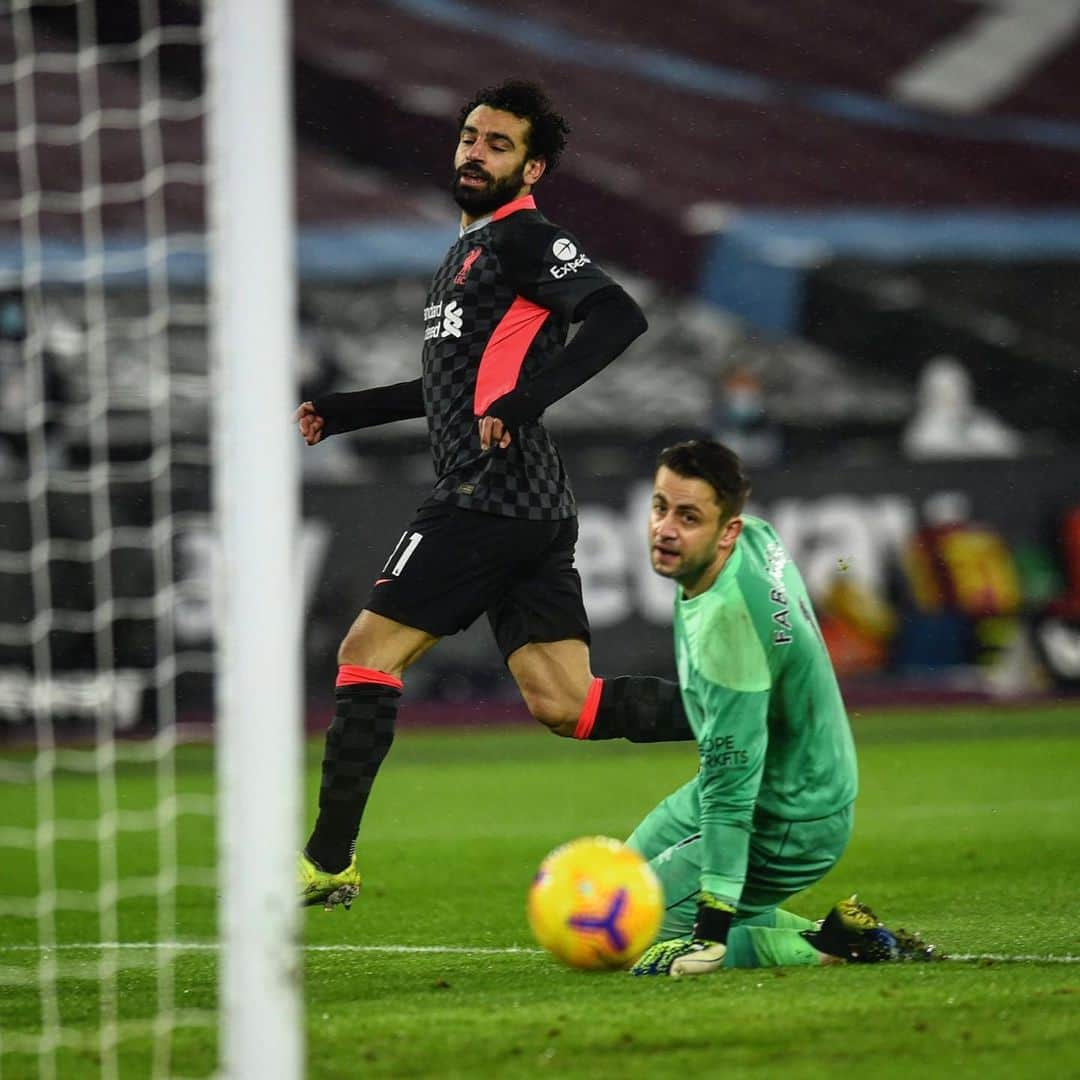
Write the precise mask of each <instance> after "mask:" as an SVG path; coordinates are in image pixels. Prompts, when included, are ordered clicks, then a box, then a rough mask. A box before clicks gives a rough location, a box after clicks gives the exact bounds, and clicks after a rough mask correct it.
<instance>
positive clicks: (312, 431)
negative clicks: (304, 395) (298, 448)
mask: <svg viewBox="0 0 1080 1080" xmlns="http://www.w3.org/2000/svg"><path fill="white" fill-rule="evenodd" d="M293 420H294V422H295V423H296V424H297V425H298V426H299V428H300V434H301V435H302V436H303V437H304V442H306V443H307V444H308V446H314V445H315V444H316V443H317V442H319V441H320V440H321V439H322V437H323V428H325V426H326V421H325V420H323V418H322V417H321V416H320V415H319V414H318V413H317V412H316V411H315V406H314V405H313V404H312V403H311V402H310V401H305V402H304V403H303V405H301V406H300V408H299V409H297V410H296V412H295V413H293Z"/></svg>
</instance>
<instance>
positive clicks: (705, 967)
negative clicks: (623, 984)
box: [630, 937, 727, 978]
mask: <svg viewBox="0 0 1080 1080" xmlns="http://www.w3.org/2000/svg"><path fill="white" fill-rule="evenodd" d="M726 955H727V946H726V945H723V944H721V943H720V942H719V941H703V940H702V939H701V938H691V937H683V938H673V939H672V940H671V941H658V942H657V943H656V944H655V945H653V946H652V947H651V948H649V949H646V950H645V952H644V953H643V954H642V955H641V958H640V959H639V960H638V962H637V963H636V964H634V966H633V967H632V968H631V969H630V974H631V975H671V976H672V977H674V978H679V977H681V976H683V975H708V974H710V973H712V972H714V971H719V970H720V968H722V967H723V966H724V957H725V956H726Z"/></svg>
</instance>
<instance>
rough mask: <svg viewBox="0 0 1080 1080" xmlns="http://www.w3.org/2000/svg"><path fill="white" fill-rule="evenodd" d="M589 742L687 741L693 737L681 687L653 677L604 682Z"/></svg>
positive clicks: (626, 676)
mask: <svg viewBox="0 0 1080 1080" xmlns="http://www.w3.org/2000/svg"><path fill="white" fill-rule="evenodd" d="M588 738H589V739H619V738H622V739H629V740H630V742H640V743H648V742H685V741H686V740H688V739H693V738H694V732H693V731H692V730H691V728H690V721H689V720H687V719H686V713H685V712H684V711H683V704H682V696H681V695H680V694H679V684H678V683H673V682H669V681H668V680H667V679H658V678H655V677H654V676H651V675H622V676H620V677H619V678H617V679H604V687H603V690H602V691H601V694H600V704H599V705H598V706H597V709H596V719H595V721H594V722H593V726H592V730H591V731H590V732H589V734H588Z"/></svg>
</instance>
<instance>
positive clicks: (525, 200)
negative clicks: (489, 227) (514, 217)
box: [491, 195, 536, 221]
mask: <svg viewBox="0 0 1080 1080" xmlns="http://www.w3.org/2000/svg"><path fill="white" fill-rule="evenodd" d="M535 209H536V200H535V199H534V198H533V197H532V196H531V195H522V196H521V198H520V199H513V200H512V201H511V202H508V203H503V204H502V206H500V207H499V209H498V210H496V211H495V213H494V214H492V215H491V220H492V221H502V219H503V218H504V217H509V216H510V215H511V214H516V213H517V212H518V211H519V210H535Z"/></svg>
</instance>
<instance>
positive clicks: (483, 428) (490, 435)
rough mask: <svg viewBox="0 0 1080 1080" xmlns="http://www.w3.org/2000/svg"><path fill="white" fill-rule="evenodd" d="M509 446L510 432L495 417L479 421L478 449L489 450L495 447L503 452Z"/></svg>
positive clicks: (482, 418)
mask: <svg viewBox="0 0 1080 1080" xmlns="http://www.w3.org/2000/svg"><path fill="white" fill-rule="evenodd" d="M509 445H510V432H509V430H508V429H507V427H506V425H505V424H504V423H503V422H502V421H501V420H500V419H499V418H498V417H497V416H484V417H481V419H480V449H481V450H490V449H491V447H492V446H497V447H498V448H499V449H500V450H505V449H506V448H507V447H508V446H509Z"/></svg>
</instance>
